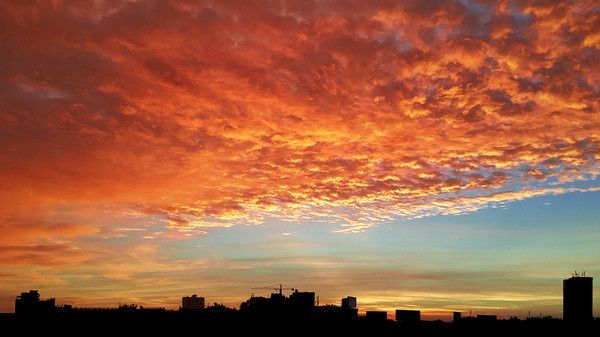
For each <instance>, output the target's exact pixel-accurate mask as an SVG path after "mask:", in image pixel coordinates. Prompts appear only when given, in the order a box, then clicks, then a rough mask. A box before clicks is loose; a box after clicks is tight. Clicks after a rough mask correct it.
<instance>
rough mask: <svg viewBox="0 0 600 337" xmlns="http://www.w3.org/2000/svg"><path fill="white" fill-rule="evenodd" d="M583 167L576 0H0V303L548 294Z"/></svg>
mask: <svg viewBox="0 0 600 337" xmlns="http://www.w3.org/2000/svg"><path fill="white" fill-rule="evenodd" d="M599 174H600V3H599V2H598V1H597V0H578V1H491V0H489V1H486V0H482V1H475V0H473V1H470V0H461V1H433V0H432V1H417V0H415V1H397V2H395V1H362V0H359V1H308V0H306V1H214V2H199V1H189V2H188V1H168V2H167V1H121V0H119V1H101V0H97V1H66V2H63V1H37V2H36V1H1V2H0V312H12V311H13V310H14V299H15V296H16V295H17V294H18V293H20V292H21V291H26V290H29V289H38V290H39V291H40V293H41V295H42V297H56V299H57V303H58V304H65V303H69V304H73V305H75V306H112V307H114V306H116V305H117V304H118V303H119V302H128V303H137V304H142V305H144V306H162V307H167V308H177V307H178V306H179V304H180V299H181V296H183V295H186V294H187V295H189V294H192V293H198V294H199V295H201V296H205V297H206V299H207V302H209V303H213V302H219V303H223V304H225V305H228V306H232V307H237V306H239V303H240V302H241V301H243V300H245V299H247V298H248V297H249V296H250V293H251V292H252V291H251V289H250V288H252V287H264V286H270V285H275V284H279V283H283V284H285V285H288V286H290V287H294V288H299V289H301V290H307V291H315V292H316V293H317V295H318V296H319V301H320V304H325V303H333V304H339V298H341V297H343V296H347V295H353V296H356V297H358V304H359V306H360V308H361V310H364V309H383V310H392V309H395V308H419V309H421V310H422V311H423V316H424V317H425V318H427V317H446V316H445V315H447V314H446V313H447V312H451V311H466V312H468V311H469V310H472V311H473V314H482V313H493V314H498V315H499V316H509V315H519V316H525V315H527V313H528V311H529V310H531V312H532V314H535V315H538V314H539V313H540V312H541V313H542V314H547V315H553V316H559V317H560V316H561V315H562V280H563V279H564V278H567V277H569V276H571V273H572V272H573V271H574V270H578V271H582V270H585V271H586V272H587V274H588V276H594V277H595V278H596V283H597V284H598V280H599V279H600V176H599ZM599 287H600V286H596V287H595V288H596V289H598V288H599ZM254 293H255V295H260V294H262V295H267V294H268V291H263V292H262V293H261V291H254ZM594 296H595V299H594V302H595V308H594V314H595V315H596V316H598V315H600V291H598V290H595V292H594Z"/></svg>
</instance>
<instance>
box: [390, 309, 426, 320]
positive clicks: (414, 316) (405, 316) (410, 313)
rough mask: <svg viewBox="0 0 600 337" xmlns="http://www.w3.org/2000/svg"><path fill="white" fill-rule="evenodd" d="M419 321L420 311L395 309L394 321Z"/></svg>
mask: <svg viewBox="0 0 600 337" xmlns="http://www.w3.org/2000/svg"><path fill="white" fill-rule="evenodd" d="M420 321H421V311H419V310H396V322H400V323H416V322H420Z"/></svg>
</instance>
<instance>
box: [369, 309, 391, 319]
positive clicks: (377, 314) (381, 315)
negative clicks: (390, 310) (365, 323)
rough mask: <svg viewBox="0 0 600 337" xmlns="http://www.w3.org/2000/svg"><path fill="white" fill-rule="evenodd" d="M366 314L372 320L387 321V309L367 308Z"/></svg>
mask: <svg viewBox="0 0 600 337" xmlns="http://www.w3.org/2000/svg"><path fill="white" fill-rule="evenodd" d="M365 316H366V318H367V320H370V321H386V320H387V311H377V310H367V312H366V313H365Z"/></svg>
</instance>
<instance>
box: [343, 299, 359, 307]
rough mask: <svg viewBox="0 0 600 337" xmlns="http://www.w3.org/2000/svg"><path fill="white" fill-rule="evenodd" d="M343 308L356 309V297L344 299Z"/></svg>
mask: <svg viewBox="0 0 600 337" xmlns="http://www.w3.org/2000/svg"><path fill="white" fill-rule="evenodd" d="M342 308H344V309H356V297H354V296H348V297H345V298H342Z"/></svg>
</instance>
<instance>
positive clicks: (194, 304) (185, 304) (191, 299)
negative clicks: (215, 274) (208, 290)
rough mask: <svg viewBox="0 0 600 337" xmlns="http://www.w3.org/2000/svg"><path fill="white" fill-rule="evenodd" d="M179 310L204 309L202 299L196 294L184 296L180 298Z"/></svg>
mask: <svg viewBox="0 0 600 337" xmlns="http://www.w3.org/2000/svg"><path fill="white" fill-rule="evenodd" d="M181 308H182V309H184V310H196V309H204V297H199V296H198V295H196V294H193V295H192V296H184V297H182V298H181Z"/></svg>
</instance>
